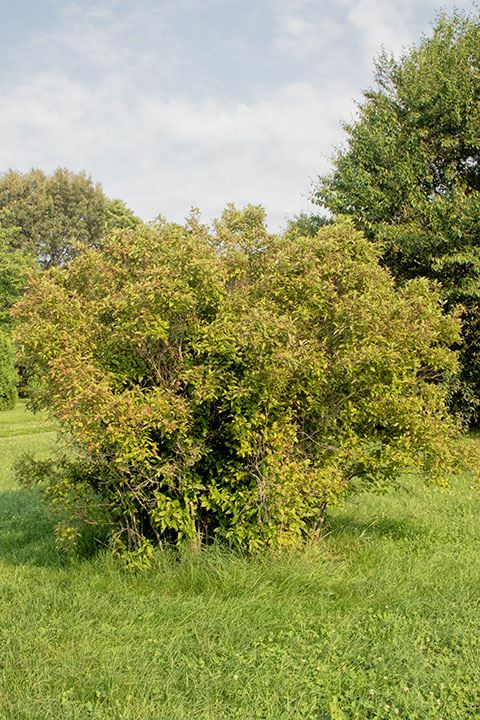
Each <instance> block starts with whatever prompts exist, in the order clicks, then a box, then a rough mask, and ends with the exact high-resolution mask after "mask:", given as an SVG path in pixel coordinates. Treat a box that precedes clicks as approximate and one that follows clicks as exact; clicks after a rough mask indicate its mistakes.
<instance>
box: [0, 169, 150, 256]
mask: <svg viewBox="0 0 480 720" xmlns="http://www.w3.org/2000/svg"><path fill="white" fill-rule="evenodd" d="M5 210H7V211H8V213H6V214H4V218H5V222H6V224H7V226H8V227H11V228H17V229H18V230H17V231H16V232H15V234H14V235H13V236H12V238H11V242H10V245H11V246H12V247H13V248H18V249H22V250H24V251H27V252H29V253H31V254H32V255H34V256H35V257H36V259H37V261H38V263H39V264H40V266H41V267H44V268H48V267H51V266H52V265H62V264H64V263H65V262H68V261H69V260H70V259H71V258H72V257H73V256H74V255H75V254H76V253H77V252H78V249H79V247H81V246H86V247H98V246H99V245H100V244H101V241H102V238H103V236H104V234H105V231H106V229H110V228H113V227H134V226H135V225H137V224H138V223H139V222H140V220H139V218H136V217H135V215H134V214H133V213H132V212H131V210H129V209H128V208H127V207H126V206H125V204H124V203H123V202H122V201H120V200H110V199H109V198H107V197H106V195H105V194H104V192H103V190H102V188H101V186H100V185H99V184H98V183H96V184H95V183H93V182H92V180H91V178H90V177H89V176H88V175H86V174H85V173H82V172H81V173H74V172H71V171H70V170H67V169H65V168H57V169H56V170H55V171H54V172H53V173H52V174H51V175H47V174H46V173H44V172H43V171H42V170H37V169H33V170H30V171H29V172H26V173H21V172H17V171H14V170H9V171H8V172H6V173H4V174H3V175H2V176H0V212H1V211H5Z"/></svg>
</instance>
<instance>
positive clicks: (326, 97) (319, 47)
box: [0, 0, 472, 230]
mask: <svg viewBox="0 0 480 720" xmlns="http://www.w3.org/2000/svg"><path fill="white" fill-rule="evenodd" d="M454 7H457V8H459V9H460V10H467V11H470V10H472V2H471V1H470V0H468V2H467V0H457V2H455V3H453V2H443V4H441V5H439V4H438V2H436V1H434V0H401V1H400V0H77V1H73V2H70V1H69V0H0V46H1V48H2V63H1V67H0V150H1V155H0V172H3V171H5V170H7V169H9V168H13V169H16V170H21V171H25V170H28V169H30V168H31V167H39V168H42V169H43V170H45V171H47V172H51V171H52V170H53V169H54V168H55V167H58V166H61V167H67V168H69V169H71V170H74V171H75V172H77V171H80V170H84V171H86V172H87V173H89V174H90V175H91V176H92V178H93V180H94V181H96V182H97V181H98V182H100V183H101V184H102V186H103V188H104V190H105V192H106V194H107V195H109V196H110V197H119V198H121V199H122V200H124V201H125V202H126V203H127V205H128V206H129V207H131V208H132V209H133V210H134V211H135V212H136V213H137V214H139V215H140V216H141V217H143V218H144V219H145V220H149V219H152V218H153V217H155V216H157V215H158V214H162V215H163V216H164V217H166V218H167V219H168V220H175V221H182V219H183V218H184V217H185V216H186V215H187V214H188V211H189V209H190V208H191V207H198V208H200V209H201V211H202V216H203V218H204V219H205V220H206V221H208V220H210V219H212V218H213V217H216V216H218V215H219V214H220V212H221V210H222V208H223V207H224V206H225V205H226V204H227V203H228V202H234V203H236V204H237V205H238V206H242V205H244V204H246V203H249V202H252V203H256V204H257V203H258V204H261V205H263V206H264V207H265V208H266V210H267V216H268V220H269V226H270V227H271V228H272V229H273V230H276V229H279V228H281V227H282V226H284V225H285V222H286V219H287V218H289V217H292V216H293V215H295V214H297V213H299V212H305V211H306V212H311V211H312V210H314V208H313V207H312V206H311V204H310V201H309V196H310V193H311V190H312V184H313V182H314V180H315V178H316V177H317V176H318V175H319V174H322V173H324V172H326V171H328V169H329V157H330V156H331V153H332V151H333V149H334V147H335V146H338V145H340V144H341V143H342V139H343V131H342V121H348V120H349V119H351V118H352V117H353V115H354V112H355V101H358V100H359V99H360V98H361V94H362V91H363V90H365V89H367V88H368V87H369V86H371V84H372V82H373V73H374V63H373V61H374V58H375V57H376V56H377V55H378V53H379V52H380V51H381V49H382V47H383V48H385V49H386V50H387V51H388V52H393V53H394V54H396V55H398V54H399V53H401V52H402V50H403V49H405V48H408V47H409V46H411V45H412V44H414V43H416V42H418V40H419V39H420V37H421V36H422V34H428V33H429V32H430V31H431V27H432V24H433V23H434V20H435V17H436V14H437V12H438V11H439V10H442V9H443V10H446V11H450V10H452V9H453V8H454Z"/></svg>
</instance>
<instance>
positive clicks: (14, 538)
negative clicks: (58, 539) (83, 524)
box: [0, 490, 68, 567]
mask: <svg viewBox="0 0 480 720" xmlns="http://www.w3.org/2000/svg"><path fill="white" fill-rule="evenodd" d="M54 525H55V520H54V519H53V518H52V516H51V515H49V513H48V510H47V508H46V507H45V505H44V503H43V502H42V498H41V497H40V495H39V493H37V492H35V491H33V490H7V491H4V492H1V493H0V561H2V560H3V561H4V562H8V563H10V564H13V565H35V566H41V567H63V566H64V565H65V564H67V562H68V559H67V558H66V556H65V555H64V554H63V553H61V552H60V551H59V550H58V549H57V547H56V546H55V535H54V531H53V527H54Z"/></svg>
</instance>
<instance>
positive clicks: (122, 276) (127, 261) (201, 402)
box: [17, 206, 458, 552]
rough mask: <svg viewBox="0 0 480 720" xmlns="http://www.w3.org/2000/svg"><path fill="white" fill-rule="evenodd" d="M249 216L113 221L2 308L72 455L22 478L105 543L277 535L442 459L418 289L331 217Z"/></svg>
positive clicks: (439, 325) (301, 528) (433, 468)
mask: <svg viewBox="0 0 480 720" xmlns="http://www.w3.org/2000/svg"><path fill="white" fill-rule="evenodd" d="M263 215H264V213H263V210H262V209H261V208H258V207H252V206H250V207H247V208H246V209H245V210H244V211H241V212H240V211H237V210H236V209H235V208H234V207H233V206H229V207H228V208H227V210H226V211H225V213H224V215H223V216H222V218H221V219H220V221H218V222H217V223H216V224H215V228H214V231H213V232H212V231H209V230H208V229H207V228H206V227H204V226H203V225H201V224H200V223H199V221H198V219H197V217H196V216H195V215H193V216H192V217H191V218H190V221H189V223H188V224H187V226H186V227H181V226H178V225H172V224H168V223H164V224H163V225H161V226H159V228H157V229H152V228H147V227H145V226H143V227H140V228H138V229H137V230H135V231H130V232H125V231H123V232H117V233H114V234H112V235H111V236H109V237H108V239H107V240H106V242H105V246H104V248H103V249H102V250H95V249H90V250H87V251H85V252H84V253H82V254H81V255H80V256H78V257H77V258H75V259H74V260H73V261H72V262H71V263H70V264H69V265H68V266H67V267H66V268H52V269H51V270H49V271H47V272H45V273H43V274H41V275H39V276H37V277H35V278H34V279H33V280H32V284H31V287H30V291H29V293H28V295H26V296H25V297H24V298H23V299H22V301H21V302H20V305H19V307H18V311H17V312H18V315H19V317H20V319H21V320H22V323H21V326H20V331H19V344H20V347H21V353H22V354H21V357H22V362H23V363H25V365H26V366H27V368H28V372H29V374H30V377H31V381H32V388H34V392H35V395H34V397H35V403H36V404H37V406H44V407H51V408H52V409H53V412H54V414H55V415H56V417H57V418H58V419H59V420H60V422H61V423H62V424H63V426H64V427H65V428H66V429H67V430H68V431H69V433H70V435H71V438H72V440H73V445H74V447H75V448H76V450H77V460H65V459H63V460H60V461H59V464H58V465H57V467H56V468H52V467H46V466H45V467H43V468H42V467H37V469H36V471H35V472H37V474H38V478H39V479H40V481H41V482H45V483H46V484H47V485H48V493H49V494H50V496H51V497H52V498H54V499H55V501H64V502H65V503H67V505H68V507H69V508H70V510H71V512H73V513H74V512H76V511H75V508H77V511H78V512H79V513H82V512H83V513H85V512H87V514H90V519H92V518H94V517H95V513H98V515H97V517H99V518H101V517H103V518H104V519H105V518H107V520H108V522H110V523H111V527H112V535H113V536H114V539H115V542H116V544H117V546H118V547H121V548H122V547H126V548H129V549H137V550H138V549H140V550H141V551H142V552H147V551H148V550H149V548H150V549H151V547H152V545H151V542H153V543H154V542H155V541H160V540H161V539H162V538H168V539H171V540H174V541H180V540H182V539H186V540H188V541H191V542H201V541H208V540H210V539H212V538H214V537H220V538H223V539H225V540H227V541H231V542H233V543H238V544H241V545H243V546H245V547H248V548H250V549H255V548H258V547H261V546H263V545H272V546H284V545H290V544H293V543H296V542H298V541H299V540H300V539H301V538H302V537H305V536H308V535H311V534H312V533H315V531H316V530H317V529H318V527H319V526H320V524H321V522H322V520H323V516H324V512H325V508H326V507H327V505H328V504H329V503H331V502H333V501H334V500H335V498H336V497H337V496H338V495H339V494H340V493H342V492H344V491H345V490H346V489H347V488H348V487H351V486H352V485H355V484H356V483H359V482H363V483H374V484H375V483H378V482H387V481H393V480H394V479H395V477H396V476H397V473H398V472H399V470H400V469H406V470H410V471H412V472H416V471H420V470H421V471H425V472H426V473H427V474H428V475H429V476H430V477H433V478H435V479H437V480H445V478H446V476H447V474H448V472H449V470H450V468H451V462H452V458H451V454H450V438H451V437H452V434H454V432H455V430H454V428H453V426H452V425H451V424H450V422H449V420H448V419H447V418H446V417H445V403H444V395H445V389H444V382H443V380H444V379H445V377H447V376H448V375H449V374H451V373H453V372H455V367H456V360H455V357H454V354H453V353H451V351H450V350H448V349H447V346H448V345H450V344H451V343H452V342H453V341H454V340H455V339H456V338H457V335H458V326H457V322H456V321H455V319H454V318H452V317H450V316H445V315H443V314H442V312H441V305H440V303H439V300H438V297H437V293H436V292H434V291H432V290H431V289H430V288H429V286H428V284H427V281H425V280H416V281H412V282H411V283H408V284H407V285H406V286H405V287H403V288H402V289H400V290H396V289H395V287H394V282H393V280H392V278H391V276H390V275H389V273H388V271H387V270H385V269H383V268H381V267H380V265H379V264H378V262H377V251H376V250H375V249H374V246H373V245H372V244H371V243H370V242H368V241H367V240H365V239H364V237H363V236H362V235H361V234H360V233H358V232H357V231H355V230H354V229H353V228H352V227H351V226H350V225H349V224H348V223H346V224H338V225H330V226H327V227H324V228H322V229H321V230H320V231H319V232H318V234H317V235H316V236H314V237H312V236H306V237H301V236H299V235H294V236H293V237H289V236H288V235H287V236H286V237H284V238H278V237H276V236H272V235H269V234H268V233H267V231H266V229H265V226H264V217H263ZM30 471H31V472H33V471H32V469H31V468H30ZM85 508H86V509H85Z"/></svg>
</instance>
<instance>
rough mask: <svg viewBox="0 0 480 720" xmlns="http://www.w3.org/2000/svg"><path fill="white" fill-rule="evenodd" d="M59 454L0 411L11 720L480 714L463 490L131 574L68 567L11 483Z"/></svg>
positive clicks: (358, 506)
mask: <svg viewBox="0 0 480 720" xmlns="http://www.w3.org/2000/svg"><path fill="white" fill-rule="evenodd" d="M54 442H55V431H54V426H53V425H52V424H49V423H48V422H47V421H46V419H45V418H42V417H40V418H38V417H35V416H33V415H31V414H30V413H27V412H26V411H25V410H24V408H23V406H19V409H18V410H16V411H15V412H4V413H0V457H1V478H0V719H1V720H34V719H35V720H50V719H52V720H114V719H115V720H121V719H122V720H127V719H128V720H183V719H185V720H194V719H195V720H207V719H209V720H227V719H228V720H239V719H240V718H241V719H242V720H243V719H245V720H247V719H248V720H250V719H251V718H264V719H265V720H267V719H268V720H293V719H297V718H298V719H299V718H305V719H308V720H314V719H318V720H320V719H322V720H341V719H345V720H350V719H352V720H354V719H358V720H364V719H367V718H368V719H370V718H382V719H383V718H393V717H403V718H409V719H412V720H413V719H414V718H415V719H418V720H426V719H430V718H436V719H437V720H439V719H440V718H443V720H468V719H470V718H480V662H479V658H480V561H479V557H480V553H479V551H480V521H479V511H480V494H478V493H477V491H476V490H475V489H473V488H472V487H471V486H470V484H469V482H468V481H465V480H462V479H459V480H458V481H456V482H455V484H454V486H453V488H452V490H451V492H450V493H448V494H447V493H444V492H441V491H438V490H435V489H428V488H423V487H417V486H416V485H415V484H414V483H413V482H411V481H409V482H406V483H405V485H404V487H403V488H402V489H401V490H399V491H397V492H395V493H394V492H392V493H387V494H385V495H382V496H374V495H364V496H361V497H358V498H356V500H355V501H353V500H352V501H349V503H348V504H347V505H346V506H345V507H343V508H342V509H339V510H337V511H335V512H334V513H333V514H332V516H331V520H330V532H329V534H328V536H327V537H326V538H325V539H324V540H323V542H322V543H321V544H320V545H319V546H318V547H317V548H312V549H310V550H308V551H305V553H303V554H298V555H293V556H290V557H284V558H278V557H277V558H272V557H265V556H264V557H262V558H256V559H246V558H242V557H238V556H233V555H231V554H228V553H227V552H225V551H223V552H221V551H219V550H209V551H208V552H204V553H201V554H200V555H197V556H185V557H183V558H182V559H181V560H180V561H174V560H173V559H172V558H169V557H165V556H162V557H159V559H158V567H157V568H156V569H155V570H152V571H149V572H146V573H142V574H134V573H132V572H128V571H125V570H122V569H121V568H119V567H118V566H117V565H116V564H115V563H114V562H113V561H112V560H111V559H109V558H108V557H107V556H106V555H104V554H100V555H98V556H96V557H95V558H93V559H91V558H90V559H77V560H71V559H70V560H69V559H68V558H66V557H64V556H63V555H62V554H61V553H60V552H58V551H57V550H56V548H55V543H54V539H53V534H52V521H51V519H50V518H49V516H48V513H47V512H46V510H45V508H44V507H43V506H42V503H41V500H40V499H39V497H37V495H36V494H35V493H30V492H27V491H25V490H22V489H19V488H17V487H16V486H15V485H14V482H13V479H12V473H11V464H12V461H13V460H14V458H15V457H16V456H17V455H18V454H19V453H21V452H23V451H25V450H33V451H35V452H38V453H48V451H49V448H51V447H52V446H53V444H54ZM336 698H338V700H337V699H336Z"/></svg>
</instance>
